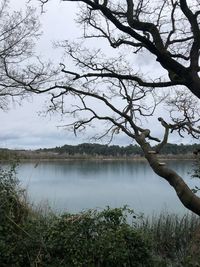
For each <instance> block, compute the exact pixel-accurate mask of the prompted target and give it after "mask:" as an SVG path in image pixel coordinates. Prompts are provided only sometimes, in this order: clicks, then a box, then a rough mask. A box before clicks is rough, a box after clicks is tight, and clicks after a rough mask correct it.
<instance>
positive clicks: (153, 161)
mask: <svg viewBox="0 0 200 267" xmlns="http://www.w3.org/2000/svg"><path fill="white" fill-rule="evenodd" d="M136 141H137V142H138V144H139V145H140V146H141V148H142V150H143V152H144V155H145V158H146V159H147V160H148V162H149V164H150V166H151V168H152V169H153V171H154V172H155V173H156V174H157V175H159V176H160V177H162V178H164V179H165V180H166V181H168V183H169V184H170V185H171V186H172V187H173V188H174V190H175V191H176V194H177V196H178V198H179V199H180V201H181V202H182V204H183V205H184V206H185V207H186V208H187V209H189V210H191V211H192V212H194V213H195V214H197V215H199V216H200V198H199V197H198V196H196V195H195V194H194V193H193V192H192V190H191V189H190V188H189V187H188V185H187V184H186V183H185V182H184V180H183V178H182V177H180V176H179V175H178V174H177V173H176V172H175V171H173V170H171V169H170V168H168V167H166V166H165V165H164V164H162V163H161V162H160V160H159V158H158V156H157V155H156V154H154V153H152V148H151V146H150V144H149V143H147V142H146V141H145V139H144V138H143V137H141V136H139V137H137V138H136Z"/></svg>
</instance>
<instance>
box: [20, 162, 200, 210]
mask: <svg viewBox="0 0 200 267" xmlns="http://www.w3.org/2000/svg"><path fill="white" fill-rule="evenodd" d="M167 164H169V165H170V166H171V167H172V168H174V169H175V170H176V171H177V172H178V173H179V174H180V175H181V176H182V177H184V179H185V180H186V181H187V182H189V183H190V186H191V187H193V186H194V184H197V181H194V180H191V179H190V178H189V176H190V175H189V174H188V173H189V172H190V171H191V168H192V162H190V161H171V162H167ZM18 178H19V179H20V181H21V183H22V185H23V186H24V187H26V188H27V190H28V196H29V198H30V199H31V201H33V202H34V203H41V202H46V201H48V202H49V204H50V206H51V207H52V209H53V210H56V211H64V210H65V211H70V212H79V211H81V210H84V209H89V208H105V207H106V206H110V207H120V206H123V205H125V204H127V205H129V206H130V207H131V208H133V209H134V210H135V211H136V212H142V213H145V214H147V215H148V214H152V213H159V212H160V211H161V210H166V209H167V210H168V211H169V212H177V213H180V214H182V213H185V212H186V209H185V208H184V207H183V206H182V204H181V203H180V202H179V200H178V198H177V196H176V194H175V192H174V190H173V188H172V187H171V186H170V185H169V184H168V183H167V182H166V181H165V180H163V179H162V178H160V177H158V176H157V175H156V174H154V173H153V171H152V170H151V169H150V167H149V166H148V164H147V163H146V162H145V161H63V162H61V161H57V162H56V161H55V162H54V161H53V162H41V163H39V164H38V165H37V166H36V165H35V163H23V164H21V165H20V166H19V168H18Z"/></svg>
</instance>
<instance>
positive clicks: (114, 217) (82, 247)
mask: <svg viewBox="0 0 200 267" xmlns="http://www.w3.org/2000/svg"><path fill="white" fill-rule="evenodd" d="M125 211H127V210H126V209H123V208H122V209H110V208H107V209H106V210H104V211H102V212H97V211H87V212H84V213H81V214H76V215H70V214H64V215H62V216H61V217H60V218H57V220H56V221H55V222H54V223H53V224H52V226H51V227H50V229H49V232H48V236H47V244H48V245H47V247H48V251H49V254H50V261H51V262H52V261H53V260H55V261H56V263H57V264H60V265H59V266H62V262H64V263H65V265H63V266H70V267H73V266H74V267H79V266H80V267H84V266H85V267H86V266H87V267H89V266H91V267H97V266H98V267H101V266H102V267H107V266H109V267H112V266H113V267H123V266H124V267H125V266H130V267H131V266H136V267H139V266H146V267H148V266H153V265H152V259H151V244H150V241H149V240H148V239H147V238H146V237H145V236H144V235H143V234H142V232H141V231H139V230H138V229H136V228H135V227H133V226H130V225H129V224H128V223H127V222H126V218H125V217H126V216H125V214H124V213H125Z"/></svg>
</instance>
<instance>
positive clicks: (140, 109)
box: [24, 0, 200, 215]
mask: <svg viewBox="0 0 200 267" xmlns="http://www.w3.org/2000/svg"><path fill="white" fill-rule="evenodd" d="M47 2H48V0H45V1H41V3H42V4H45V3H47ZM65 2H78V3H79V4H80V7H81V8H80V13H79V17H78V20H77V21H78V23H79V24H80V25H81V26H82V28H83V38H84V39H85V40H88V39H89V40H90V39H96V40H100V39H103V40H106V41H107V43H108V44H109V46H110V47H111V48H113V49H114V50H115V49H117V51H118V54H117V55H116V53H115V55H116V56H115V57H114V56H113V57H110V56H109V55H108V53H107V55H106V52H105V53H104V54H103V52H102V49H101V48H99V49H96V50H92V49H88V48H87V47H86V48H84V47H83V46H81V44H80V43H77V44H76V43H72V44H70V43H69V42H67V41H63V42H61V43H59V44H58V45H59V46H62V47H63V48H64V49H65V53H66V56H69V57H70V58H71V59H72V60H73V62H74V63H75V64H74V67H73V69H72V68H70V69H69V68H68V67H67V64H64V62H63V63H62V64H61V73H62V75H63V76H62V82H59V81H58V82H57V83H55V84H53V85H52V86H50V87H46V89H40V88H38V87H37V88H35V87H34V86H29V87H30V90H32V91H34V92H36V93H42V92H49V93H50V94H51V102H52V104H51V105H50V106H49V111H51V110H57V111H59V112H62V113H63V114H69V115H73V117H74V118H75V119H74V121H73V123H72V124H70V125H68V126H71V127H73V130H74V132H75V133H76V132H77V131H78V130H84V129H85V128H86V127H88V126H90V125H92V124H93V122H95V121H96V120H99V121H105V122H106V123H107V126H106V129H105V131H104V132H103V133H102V134H100V135H98V136H96V137H97V138H102V137H105V136H110V138H111V139H112V137H113V136H114V135H115V134H118V133H119V132H120V131H121V132H123V133H125V134H126V135H127V136H129V137H130V138H132V139H133V140H135V141H136V142H137V143H138V144H139V145H140V147H141V148H142V150H143V152H144V155H145V157H146V159H147V160H148V162H149V164H150V166H151V168H152V169H153V170H154V172H155V173H157V174H158V175H159V176H160V177H162V178H164V179H165V180H166V181H168V182H169V184H170V185H171V186H172V187H173V188H174V189H175V191H176V194H177V196H178V197H179V199H180V201H181V202H182V203H183V205H184V206H185V207H186V208H188V209H189V210H191V211H193V212H194V213H196V214H198V215H200V198H199V197H198V196H197V195H195V194H194V192H193V191H192V190H191V189H190V188H189V187H188V185H187V184H186V183H185V182H184V180H183V178H182V177H180V176H179V175H178V174H177V173H176V172H175V171H174V170H172V169H170V168H169V167H168V166H167V165H166V164H165V163H163V162H160V159H159V157H158V154H159V152H160V151H161V149H162V148H163V147H164V145H165V144H166V143H167V142H168V136H169V134H170V133H171V132H174V131H178V133H179V134H180V136H184V134H185V133H187V134H189V135H191V136H192V137H193V138H197V139H198V138H199V137H200V128H199V124H198V123H199V119H200V117H199V99H200V77H199V71H200V67H199V54H200V29H199V23H200V18H199V17H200V9H199V6H200V2H199V0H193V1H186V0H177V1H176V0H162V1H161V0H157V1H149V0H137V1H133V0H126V1H120V0H119V1H109V0H102V1H101V0H65ZM135 54H137V55H138V54H142V55H144V57H143V60H144V61H145V57H148V58H149V59H150V60H151V61H152V62H154V63H157V66H159V67H160V69H161V70H162V71H163V75H162V76H158V77H155V75H154V76H152V77H150V78H149V77H148V76H147V75H145V73H144V72H142V71H141V69H139V68H138V65H137V64H134V62H133V60H132V61H131V57H133V56H134V55H135ZM24 85H26V83H25V84H24ZM167 88H173V89H172V90H171V91H168V89H167ZM175 90H176V93H175ZM167 93H169V95H170V97H167ZM69 96H71V97H73V103H74V104H73V105H72V106H71V108H69V106H67V107H66V106H65V98H66V97H69ZM163 98H165V99H167V103H168V106H171V107H172V108H171V109H170V115H171V121H169V122H167V121H166V120H165V119H164V118H161V117H159V118H158V121H159V122H160V125H161V127H163V130H164V135H163V139H162V140H159V138H157V137H156V136H152V134H151V131H150V130H151V129H146V127H145V121H144V119H143V118H147V117H149V116H152V115H153V114H154V111H155V109H156V107H157V105H158V104H159V103H160V101H162V100H163ZM96 103H98V104H101V108H100V109H98V108H97V105H96ZM151 141H155V142H158V145H157V146H156V149H153V148H152V142H151Z"/></svg>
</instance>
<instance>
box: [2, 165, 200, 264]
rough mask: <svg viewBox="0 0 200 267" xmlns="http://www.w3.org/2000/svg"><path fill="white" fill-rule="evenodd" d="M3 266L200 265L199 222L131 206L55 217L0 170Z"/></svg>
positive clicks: (11, 173) (9, 173) (12, 173)
mask: <svg viewBox="0 0 200 267" xmlns="http://www.w3.org/2000/svg"><path fill="white" fill-rule="evenodd" d="M0 218H1V221H0V266H1V267H4V266H9V267H12V266H13V267H18V266H20V267H23V266H27V267H28V266H30V267H31V266H35V267H36V266H52V267H57V266H61V267H62V266H63V267H65V266H66V267H107V266H108V267H112V266H113V267H132V266H133V267H134V266H135V267H140V266H146V267H148V266H149V267H151V266H152V267H156V266H173V267H175V266H177V267H178V266H185V267H186V266H187V267H189V266H199V265H198V264H199V262H200V259H199V255H200V253H199V252H200V251H199V245H198V244H199V242H200V221H199V218H197V217H195V216H192V215H185V216H184V217H181V218H180V217H178V216H177V215H172V214H166V213H163V214H161V215H160V216H158V217H152V218H143V217H141V216H138V215H136V214H135V213H134V212H133V211H132V210H130V209H128V208H127V207H123V208H117V209H110V208H106V209H105V210H88V211H85V212H82V213H78V214H69V213H63V214H60V215H55V214H54V213H52V212H50V211H49V210H47V209H46V210H44V209H36V208H35V207H33V206H31V205H30V204H29V203H28V201H27V198H26V192H25V191H24V190H22V189H21V187H20V185H19V183H18V180H17V179H16V176H15V168H14V167H12V168H11V169H10V170H6V171H5V170H2V169H1V170H0Z"/></svg>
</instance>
